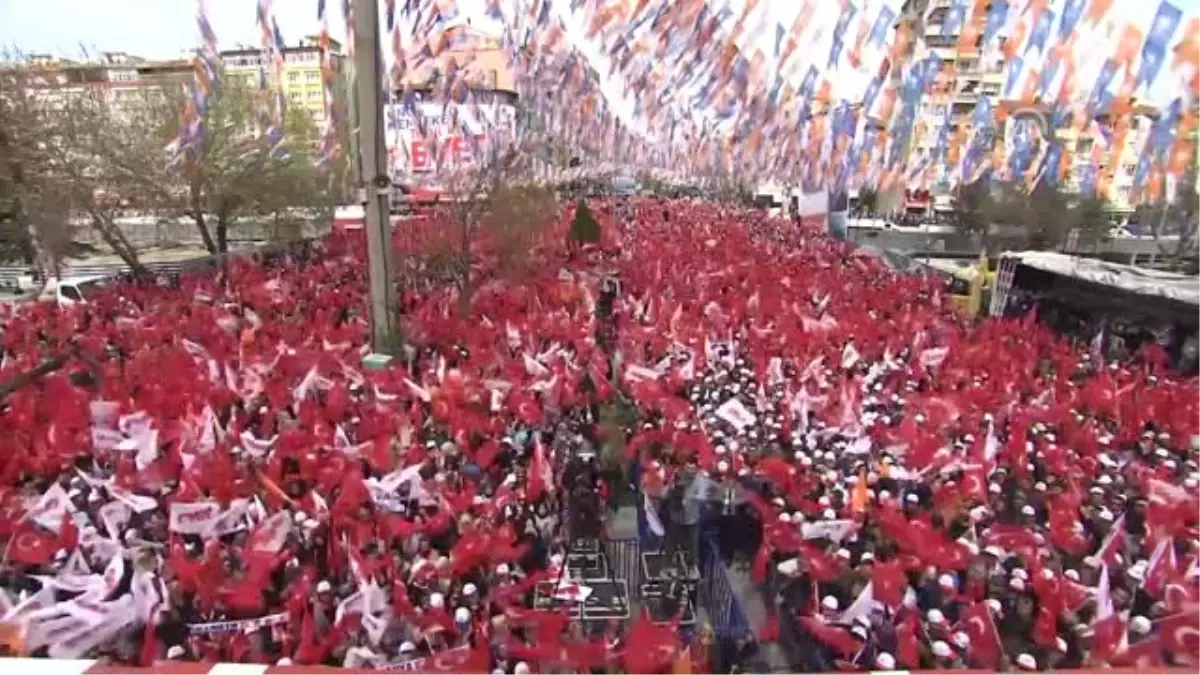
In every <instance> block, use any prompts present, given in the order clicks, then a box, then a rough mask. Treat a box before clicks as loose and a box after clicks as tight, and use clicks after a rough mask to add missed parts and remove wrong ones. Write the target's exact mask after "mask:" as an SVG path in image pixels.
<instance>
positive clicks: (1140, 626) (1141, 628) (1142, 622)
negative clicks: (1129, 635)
mask: <svg viewBox="0 0 1200 675" xmlns="http://www.w3.org/2000/svg"><path fill="white" fill-rule="evenodd" d="M1129 630H1130V631H1132V632H1133V634H1134V635H1145V634H1146V633H1149V632H1150V619H1147V618H1146V617H1144V616H1135V617H1133V618H1132V619H1130V620H1129Z"/></svg>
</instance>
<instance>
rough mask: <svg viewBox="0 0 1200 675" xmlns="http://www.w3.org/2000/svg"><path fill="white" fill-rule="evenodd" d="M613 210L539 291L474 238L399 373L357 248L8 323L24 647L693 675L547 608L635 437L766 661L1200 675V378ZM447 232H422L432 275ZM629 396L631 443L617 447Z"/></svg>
mask: <svg viewBox="0 0 1200 675" xmlns="http://www.w3.org/2000/svg"><path fill="white" fill-rule="evenodd" d="M597 206H598V208H596V209H594V212H595V214H596V217H597V218H598V219H599V220H600V221H601V224H602V230H603V241H602V242H600V243H599V244H598V245H596V246H594V247H591V248H590V249H588V250H582V251H581V250H578V249H577V248H575V247H570V246H567V245H566V244H565V227H566V225H565V224H566V221H567V220H568V219H569V215H570V214H569V213H567V211H569V209H566V210H564V211H565V212H564V213H563V214H562V216H561V217H560V218H559V219H558V222H557V224H556V225H555V226H554V227H552V228H550V229H549V230H548V231H547V232H546V233H545V234H544V236H543V237H542V239H541V240H540V241H539V242H538V244H537V245H536V246H535V247H534V249H533V250H532V252H531V253H530V254H529V259H528V260H527V261H525V263H524V267H523V269H521V270H520V271H519V273H513V271H512V270H511V269H503V270H502V269H501V268H499V267H497V266H496V265H495V264H494V263H495V258H494V256H492V255H490V251H489V250H487V242H479V246H480V250H478V251H477V252H476V254H477V255H476V260H477V263H478V264H477V265H476V269H475V270H474V275H475V279H474V283H473V284H472V285H471V288H473V289H474V290H473V292H472V295H471V297H470V301H469V303H466V306H468V307H469V313H467V314H465V315H464V314H462V313H461V310H462V308H463V307H464V303H462V302H460V299H459V298H458V293H459V292H460V291H459V290H458V287H457V286H455V285H453V284H442V283H425V284H413V283H406V284H405V286H404V287H405V290H404V292H403V302H402V304H403V308H404V312H403V315H404V316H403V320H404V328H405V332H406V336H407V338H408V340H409V343H410V344H411V345H412V346H413V349H412V350H411V351H410V352H408V353H407V355H405V356H404V357H402V358H400V359H398V360H397V361H395V362H394V363H393V364H392V365H391V366H390V367H388V368H385V369H381V370H373V369H369V368H365V367H364V366H363V365H362V359H361V357H362V355H363V354H364V353H365V351H366V349H365V348H364V345H365V343H366V341H367V334H368V317H367V309H366V304H365V297H364V296H365V289H366V265H365V262H364V261H365V242H364V241H361V240H360V239H359V238H358V237H360V235H359V234H356V233H342V234H334V235H331V236H330V237H328V238H326V239H325V240H324V241H322V242H320V243H319V244H316V245H313V246H310V247H309V250H308V251H306V253H305V254H304V255H302V256H283V257H280V258H279V259H276V260H273V261H270V262H267V263H264V262H259V261H253V260H247V259H243V260H235V261H231V262H229V263H228V264H227V265H225V266H224V267H223V269H222V270H221V271H220V272H219V273H218V274H216V275H197V276H186V277H184V278H182V279H180V280H179V283H178V284H177V286H178V287H141V286H137V285H134V284H119V285H116V286H114V287H113V288H112V289H110V290H108V291H106V292H104V293H101V294H99V295H98V296H97V297H96V298H95V299H94V300H92V301H90V302H88V303H86V304H81V305H78V306H74V307H70V308H57V307H53V306H49V305H42V304H31V305H26V306H22V307H20V308H19V309H16V310H13V311H12V312H11V313H10V314H8V315H7V316H5V317H3V332H2V334H0V345H2V346H3V350H4V353H3V363H2V364H0V382H4V383H7V382H11V381H13V379H14V378H19V379H21V386H16V387H8V388H6V389H12V390H11V391H7V390H5V393H4V394H0V395H2V396H4V398H3V409H2V410H0V428H3V429H4V430H5V431H4V433H3V434H0V508H2V509H3V511H2V513H3V516H0V539H2V540H3V541H4V544H5V549H4V554H3V555H4V557H3V563H2V564H0V591H2V592H0V643H2V644H3V645H4V646H5V647H4V648H5V649H7V650H8V651H9V652H10V653H21V654H29V655H37V656H43V655H45V656H51V657H56V658H101V659H105V660H112V661H116V662H120V663H142V664H149V663H153V662H155V661H160V660H170V659H179V660H206V661H234V662H257V663H277V664H288V663H296V664H330V665H344V666H349V667H355V668H390V669H405V670H411V671H422V670H425V671H439V672H451V671H452V672H491V671H497V672H507V673H527V672H595V671H607V672H614V671H624V672H668V671H670V670H671V669H672V668H678V667H679V666H678V664H679V663H680V662H681V661H682V660H684V659H685V658H686V659H687V660H688V661H689V662H690V663H691V666H690V667H691V668H693V669H695V670H697V671H701V672H702V671H703V670H704V669H705V667H706V666H705V665H704V661H705V660H706V658H705V655H704V654H703V653H701V652H700V651H697V650H693V649H691V648H689V646H688V645H686V644H684V643H683V641H682V640H681V638H680V633H679V631H678V630H675V629H674V628H673V626H672V625H670V624H669V623H667V624H666V625H663V624H662V623H661V622H660V623H654V622H651V621H649V620H647V619H645V618H644V617H636V616H635V617H633V618H632V619H631V620H630V621H628V622H623V623H614V624H612V625H606V626H603V627H602V629H601V630H599V631H597V630H583V629H582V627H581V626H578V625H577V624H576V623H574V622H572V621H570V620H569V618H568V616H567V615H566V614H564V613H562V612H561V611H558V610H553V609H545V608H542V607H541V606H540V605H538V604H537V603H535V599H536V598H538V597H539V595H540V594H546V593H548V594H550V595H552V596H555V597H557V598H559V599H560V600H561V599H567V600H569V599H571V598H572V597H573V595H574V594H576V593H578V592H579V589H578V586H577V584H575V583H574V582H573V581H572V580H571V579H570V578H569V576H570V575H569V574H565V573H564V571H563V567H564V564H565V556H566V554H567V553H568V548H569V542H570V540H571V538H572V536H577V535H583V536H595V535H598V534H601V532H600V530H601V528H600V527H599V520H598V519H599V517H600V516H601V515H602V514H601V513H600V512H602V511H603V510H604V509H603V508H602V505H603V502H604V501H605V499H604V498H605V496H606V495H607V494H609V492H610V491H611V490H612V489H613V486H611V485H608V484H606V483H605V482H604V481H602V480H599V478H598V475H599V471H598V468H597V467H596V466H595V462H596V460H595V459H594V458H595V457H596V456H597V455H598V454H601V455H602V454H604V453H605V450H602V449H608V448H613V447H618V446H620V445H621V444H622V443H623V446H624V447H623V448H622V449H621V451H620V452H621V457H622V461H623V462H624V463H626V464H628V465H633V464H636V465H637V466H639V467H640V470H639V471H638V475H639V476H640V485H638V488H639V490H640V491H641V493H642V496H641V497H640V499H641V500H643V501H642V506H643V508H644V509H645V511H646V512H647V514H651V515H653V518H654V519H655V520H656V521H657V522H658V523H659V524H660V526H662V527H663V529H662V532H663V533H664V534H666V533H667V530H670V536H669V539H670V540H671V546H672V547H675V548H680V549H691V550H693V551H694V550H695V548H696V547H697V546H698V537H699V536H700V529H701V528H702V527H703V526H705V525H708V524H713V523H715V524H716V526H717V527H718V528H719V532H720V537H719V538H720V542H721V547H722V552H723V553H724V554H725V555H727V556H729V557H730V558H731V559H735V560H741V561H743V562H744V563H745V564H747V565H749V566H750V567H751V569H752V573H753V576H754V578H755V580H756V581H758V582H759V583H760V584H761V588H762V589H763V592H764V596H765V598H766V600H767V603H768V605H769V607H771V608H772V609H773V614H772V617H771V619H770V620H769V621H768V622H767V623H766V624H765V625H762V626H756V632H757V640H758V642H759V643H770V642H776V641H778V642H779V643H780V644H781V645H782V646H784V647H785V651H787V653H788V654H789V656H790V657H792V659H793V664H794V667H798V668H803V669H807V670H835V669H862V670H879V669H884V670H886V669H890V668H899V667H906V668H918V667H930V668H932V667H936V668H955V667H959V668H961V667H968V666H970V667H979V668H989V669H1001V668H1003V669H1010V668H1011V669H1045V668H1048V667H1058V668H1065V667H1071V666H1072V665H1077V666H1089V667H1092V666H1098V665H1100V664H1102V663H1110V664H1121V663H1127V664H1137V665H1139V666H1140V667H1151V666H1159V665H1164V664H1166V665H1192V664H1194V662H1195V659H1196V652H1197V651H1198V646H1197V642H1196V640H1197V635H1198V632H1197V631H1196V630H1195V629H1196V625H1197V621H1198V619H1197V608H1198V607H1200V604H1198V603H1200V574H1198V573H1197V566H1196V561H1197V541H1198V535H1197V530H1196V526H1197V518H1196V511H1197V504H1196V502H1197V479H1198V478H1200V473H1198V472H1197V469H1198V466H1197V449H1196V447H1195V439H1196V438H1197V433H1198V432H1200V429H1198V428H1197V427H1198V416H1200V403H1198V400H1197V386H1196V383H1195V381H1183V380H1180V379H1178V378H1176V377H1175V376H1173V375H1172V374H1171V373H1170V372H1168V371H1167V370H1166V369H1165V368H1163V367H1162V365H1161V358H1160V357H1161V355H1159V354H1156V353H1155V352H1154V351H1153V350H1152V349H1151V350H1147V351H1144V352H1143V353H1141V354H1139V355H1138V358H1137V359H1136V360H1133V361H1130V362H1127V363H1123V364H1107V363H1097V362H1094V361H1092V360H1091V359H1090V357H1089V355H1088V353H1087V349H1086V345H1085V346H1083V347H1079V346H1075V345H1072V344H1069V343H1067V342H1064V341H1062V340H1061V339H1059V338H1057V337H1055V336H1054V335H1053V334H1051V333H1049V332H1048V331H1046V330H1044V329H1042V328H1040V327H1039V326H1038V324H1037V322H1036V320H1035V319H1034V317H1033V316H1032V315H1030V316H1027V317H1025V318H1022V319H1018V320H988V321H986V322H983V323H975V322H974V321H973V320H970V319H967V318H964V317H960V316H958V315H956V314H955V313H954V312H953V310H951V309H950V308H949V306H948V305H949V303H948V302H947V301H946V298H945V297H944V295H943V292H942V289H941V288H940V287H939V285H938V282H936V281H935V280H933V279H930V278H924V277H912V276H900V275H897V274H895V273H892V272H890V271H889V270H888V269H887V268H886V267H885V266H884V265H883V264H882V263H881V262H880V261H879V260H878V259H876V258H872V257H870V256H865V255H860V254H858V253H856V252H855V250H854V249H853V247H851V246H849V245H847V244H845V243H842V242H838V241H834V240H832V239H830V238H828V237H826V236H825V235H824V234H823V233H821V232H819V231H816V230H811V229H807V227H806V226H801V227H797V226H796V225H794V224H792V223H790V222H788V221H786V220H782V219H774V218H769V217H767V216H766V215H765V214H763V213H760V212H757V211H753V210H743V209H741V208H736V207H730V206H721V205H712V204H706V203H702V202H678V201H665V200H633V201H630V202H628V203H626V204H624V205H623V206H621V207H616V206H614V205H611V204H598V205H597ZM439 227H441V228H444V227H446V223H445V222H444V221H443V220H442V219H441V218H440V217H439V216H434V217H431V218H427V219H421V220H418V221H410V224H409V225H406V226H405V227H404V228H400V229H398V231H397V235H396V236H397V241H396V243H395V245H396V246H397V248H398V250H399V251H400V252H401V253H402V254H404V255H406V256H409V257H410V258H411V259H413V260H419V256H420V253H421V251H420V248H421V245H420V244H419V242H420V241H421V237H420V235H421V234H422V231H423V228H433V229H437V228H439ZM414 241H415V242H418V243H417V244H415V245H414ZM417 266H418V267H419V265H417ZM411 268H412V265H409V266H407V267H406V269H411ZM501 272H503V274H502V273H501ZM616 280H619V281H616ZM55 358H59V359H60V360H61V361H62V362H64V364H65V365H63V366H62V367H61V368H59V369H57V370H52V372H49V373H48V374H44V375H43V376H41V377H40V378H35V377H23V376H22V375H23V374H28V373H29V372H30V371H31V370H33V369H34V368H36V367H37V366H38V364H40V363H43V362H44V361H46V360H50V359H55ZM617 400H621V401H622V402H623V405H630V406H632V409H633V410H634V411H635V417H636V421H634V422H632V423H627V424H625V425H624V426H623V427H619V428H616V429H614V428H612V427H611V426H606V425H602V424H600V421H601V418H602V417H604V416H605V413H604V411H605V410H606V407H607V406H609V405H610V404H611V403H613V402H614V401H617ZM589 494H590V495H595V496H598V497H599V499H593V500H591V501H589V502H588V505H587V507H586V508H572V502H579V501H582V500H583V499H584V497H586V496H588V495H589ZM679 526H682V529H680V528H679ZM593 628H594V627H593Z"/></svg>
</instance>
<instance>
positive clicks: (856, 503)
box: [850, 469, 871, 513]
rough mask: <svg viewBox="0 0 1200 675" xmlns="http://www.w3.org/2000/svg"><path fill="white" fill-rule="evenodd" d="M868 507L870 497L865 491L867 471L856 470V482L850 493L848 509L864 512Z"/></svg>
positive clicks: (869, 505)
mask: <svg viewBox="0 0 1200 675" xmlns="http://www.w3.org/2000/svg"><path fill="white" fill-rule="evenodd" d="M870 507H871V497H870V494H869V493H868V492H867V471H866V469H862V470H860V471H859V472H858V482H857V483H855V484H854V490H853V491H852V492H851V493H850V511H851V512H853V513H866V511H867V509H868V508H870Z"/></svg>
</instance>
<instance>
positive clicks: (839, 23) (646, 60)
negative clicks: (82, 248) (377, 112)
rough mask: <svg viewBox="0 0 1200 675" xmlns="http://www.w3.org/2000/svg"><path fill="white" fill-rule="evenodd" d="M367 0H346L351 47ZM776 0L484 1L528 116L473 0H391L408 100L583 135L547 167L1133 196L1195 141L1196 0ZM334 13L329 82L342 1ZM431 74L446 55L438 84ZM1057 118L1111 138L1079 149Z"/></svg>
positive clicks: (1159, 190) (270, 59)
mask: <svg viewBox="0 0 1200 675" xmlns="http://www.w3.org/2000/svg"><path fill="white" fill-rule="evenodd" d="M349 5H350V3H349V1H348V0H343V3H342V11H343V14H344V16H345V19H346V27H347V50H348V52H349V53H350V54H352V52H353V42H354V41H353V39H352V36H353V27H354V18H353V15H352V13H351V10H350V6H349ZM777 5H778V3H767V2H763V0H720V1H716V0H711V1H708V0H684V1H668V0H597V1H596V2H583V1H582V0H557V1H555V0H516V1H515V2H511V3H501V2H498V1H496V0H488V2H486V3H485V4H484V7H485V11H486V18H487V19H488V20H490V21H492V22H494V23H495V24H498V25H499V26H501V34H500V36H499V40H498V42H499V44H500V46H501V48H502V49H503V50H504V52H505V54H506V55H507V58H508V61H509V65H510V68H511V71H512V76H513V82H514V86H515V88H516V90H517V93H518V96H519V106H518V107H519V110H520V114H519V115H517V123H516V124H512V121H513V120H505V119H503V116H498V115H495V114H485V112H484V111H483V110H481V108H482V107H486V105H487V104H486V103H481V102H480V101H479V100H478V99H479V97H478V96H477V92H478V90H479V89H480V88H481V87H480V86H479V82H478V81H477V80H473V79H472V78H474V77H477V73H474V72H473V68H472V60H473V56H472V55H471V52H470V50H464V49H460V47H462V46H463V45H464V43H465V42H467V41H468V40H469V39H471V36H470V35H469V33H468V30H467V26H466V22H465V20H464V19H463V17H462V13H461V12H460V8H459V7H458V5H457V3H456V2H455V0H385V2H384V11H385V22H384V23H385V30H386V35H387V36H388V42H389V45H390V46H389V49H388V50H387V51H388V53H389V55H390V59H391V62H392V63H391V67H390V69H389V79H390V86H389V91H390V92H392V93H393V94H395V96H396V97H397V98H396V101H395V102H397V103H399V104H400V105H401V106H403V107H406V108H415V106H416V104H417V102H419V101H424V102H437V103H441V104H443V113H442V114H443V117H444V119H443V120H442V122H443V124H444V126H445V128H446V129H448V131H449V132H450V133H451V134H455V135H457V136H458V137H460V138H462V139H463V141H464V144H465V145H467V146H468V148H467V154H468V155H469V156H471V157H474V158H477V159H478V158H483V157H487V156H489V155H490V156H491V157H493V158H494V157H498V156H504V152H505V151H511V150H519V151H522V152H533V153H534V154H535V155H537V154H538V153H542V154H545V153H548V148H549V147H551V146H558V147H566V148H569V149H570V151H571V153H572V154H573V156H575V157H577V158H578V160H579V161H577V162H573V163H572V164H574V165H576V166H573V167H571V168H568V167H562V166H557V167H550V168H549V169H548V171H549V176H550V177H552V178H563V177H569V175H571V174H577V173H581V172H587V171H596V170H614V169H624V170H631V171H636V170H650V171H654V172H659V173H666V174H670V175H672V176H674V177H676V178H679V179H683V180H689V181H693V182H698V183H707V182H710V181H713V180H717V179H721V178H724V177H730V176H733V177H736V178H738V179H739V180H741V181H745V182H755V181H764V180H773V181H777V182H780V183H783V184H789V185H795V186H804V187H805V188H806V189H808V190H816V189H829V190H831V191H842V190H846V189H854V188H873V189H888V188H893V187H907V188H912V189H924V190H928V189H943V190H945V189H952V188H954V187H955V186H957V185H960V184H963V183H971V182H975V181H977V180H981V179H988V180H991V181H1011V182H1017V183H1019V184H1023V185H1025V186H1026V187H1032V186H1033V185H1034V184H1036V183H1037V182H1038V181H1043V180H1044V181H1049V182H1058V181H1063V180H1068V179H1072V180H1074V182H1075V183H1076V184H1077V187H1078V188H1079V189H1080V190H1081V191H1082V192H1084V193H1102V194H1103V193H1106V192H1107V190H1108V189H1109V187H1110V186H1111V185H1112V183H1113V180H1114V175H1115V172H1116V171H1117V170H1118V169H1119V168H1120V167H1122V166H1124V165H1127V164H1130V163H1132V164H1135V165H1136V168H1135V170H1134V173H1135V177H1134V184H1135V185H1137V186H1139V189H1138V191H1137V194H1136V197H1137V198H1138V199H1140V200H1143V201H1153V200H1156V199H1159V198H1161V197H1163V196H1164V195H1163V185H1164V184H1165V182H1166V180H1165V179H1168V178H1176V179H1177V178H1179V177H1181V176H1182V175H1183V174H1184V173H1185V172H1186V170H1187V168H1188V166H1189V165H1190V163H1191V161H1192V156H1193V153H1194V148H1193V147H1192V146H1193V143H1191V142H1190V140H1189V139H1190V136H1191V135H1192V133H1193V132H1194V131H1195V129H1196V128H1197V122H1198V118H1197V111H1196V97H1197V93H1196V90H1197V87H1198V86H1200V38H1198V37H1197V33H1198V30H1200V18H1198V16H1197V12H1196V10H1195V8H1187V9H1186V10H1185V8H1183V7H1182V5H1181V0H1159V2H1158V4H1157V6H1156V8H1155V11H1154V13H1153V14H1152V15H1151V14H1150V13H1149V12H1141V11H1131V10H1130V7H1129V5H1130V3H1117V2H1114V0H951V1H950V2H949V3H948V4H946V3H941V4H940V5H939V4H938V3H927V5H928V6H927V7H926V8H925V9H924V10H923V11H922V12H921V14H920V16H915V15H913V13H912V10H911V9H909V8H906V7H905V3H904V1H903V0H841V1H840V2H837V3H830V2H818V1H817V0H801V1H800V2H797V3H796V6H795V7H794V8H792V9H790V10H789V9H780V8H779V7H778V6H777ZM790 12H794V14H790V19H789V13H790ZM317 16H318V21H319V22H320V25H321V36H322V37H321V45H322V47H321V49H322V57H321V58H322V77H323V81H324V84H325V87H326V93H327V94H331V93H332V91H333V88H334V87H335V86H336V81H335V77H336V74H335V72H334V70H333V68H332V67H331V64H330V61H329V59H330V56H329V32H328V19H327V16H326V2H325V0H318V7H317ZM1147 18H1149V20H1148V21H1147ZM197 20H198V23H199V25H200V32H201V36H202V38H203V40H204V47H203V48H202V50H201V51H200V55H199V56H198V59H197V63H198V66H197V78H196V81H195V82H194V83H193V85H192V87H191V92H190V93H191V96H190V98H189V105H188V106H187V109H185V112H184V120H183V122H184V124H182V125H181V128H182V129H183V131H182V132H181V136H180V138H178V139H176V141H175V142H174V143H173V144H172V146H173V149H174V150H175V152H176V153H177V154H178V153H180V152H181V151H182V150H185V149H186V148H187V147H188V146H189V145H191V144H192V143H194V142H195V140H196V139H197V138H198V137H199V135H200V134H201V118H202V117H203V106H204V103H205V101H206V97H207V95H208V94H209V93H210V92H211V88H212V86H213V84H214V81H215V77H214V74H215V72H216V67H215V53H216V52H215V36H214V35H213V34H212V30H211V27H210V26H209V25H208V22H207V19H206V17H205V14H204V6H203V3H202V2H201V3H200V4H199V11H198V15H197ZM257 22H258V28H259V31H260V33H261V36H262V48H263V54H264V61H265V63H267V64H269V65H270V73H268V72H267V69H266V68H264V69H263V71H262V77H261V81H260V89H261V90H262V93H263V99H262V101H263V103H262V105H263V110H262V114H263V117H264V120H265V122H266V124H267V127H266V128H267V129H268V132H267V138H268V146H269V148H270V149H271V151H273V152H274V151H275V150H276V149H277V148H278V147H279V146H280V144H281V142H282V127H283V110H284V97H283V95H282V90H281V82H280V80H281V70H282V59H283V38H282V35H281V34H280V31H279V27H278V25H277V23H276V22H275V20H274V18H273V16H272V14H271V0H259V3H258V8H257ZM939 22H940V23H939ZM927 26H928V28H927ZM937 26H940V28H939V27H937ZM918 33H923V35H921V34H918ZM581 45H586V46H587V47H588V50H587V51H590V53H589V54H585V50H584V49H581ZM1107 46H1111V47H1107ZM349 60H350V61H352V58H351V59H349ZM968 64H972V66H971V67H974V66H978V67H980V68H982V69H983V71H984V72H987V73H991V74H993V75H995V76H996V78H997V79H998V81H999V87H998V89H996V90H992V91H984V92H979V93H978V95H977V96H975V97H974V100H975V102H974V104H973V107H972V108H970V109H964V103H963V102H962V100H961V97H958V94H959V93H960V92H959V91H957V90H956V89H957V87H956V84H957V82H958V75H959V71H960V70H963V71H965V70H967V68H968V67H969V66H968ZM415 73H429V74H430V77H429V78H427V79H426V82H427V83H428V84H426V85H423V86H422V87H421V90H420V91H416V90H414V88H413V86H412V84H411V80H412V77H411V76H412V75H413V74H415ZM352 77H353V72H352V71H351V78H352ZM614 92H615V94H614ZM326 98H327V99H328V101H329V102H328V103H327V106H330V107H328V108H327V110H326V114H327V116H328V117H329V119H331V120H332V119H337V115H338V114H339V111H337V110H336V104H335V103H334V100H335V99H336V97H334V96H332V95H329V96H327V97H326ZM614 98H616V99H618V100H610V99H614ZM965 105H971V104H969V103H968V104H965ZM415 117H416V119H417V120H418V124H417V125H416V126H417V128H416V129H415V130H414V132H413V136H414V141H415V142H416V143H417V144H419V145H421V146H423V147H422V150H423V152H424V153H425V154H427V155H428V156H429V157H431V158H432V159H433V162H434V164H435V165H436V166H438V167H439V168H441V167H443V166H447V165H448V161H447V159H448V156H449V154H450V153H448V152H447V149H446V148H445V147H444V146H445V143H444V142H443V139H442V138H439V137H438V136H437V135H436V134H432V133H428V131H427V130H426V129H423V128H422V125H421V124H420V120H421V119H422V116H420V115H417V116H415ZM468 120H472V121H474V122H482V123H483V124H484V126H485V127H486V129H484V130H482V133H481V130H480V129H479V128H471V127H472V126H477V125H474V124H468ZM500 121H504V122H505V124H504V125H501V124H500ZM328 128H329V129H330V131H329V132H327V134H326V135H325V136H324V137H323V138H322V139H321V140H320V143H319V146H318V153H317V156H318V160H317V161H318V162H319V163H323V162H327V161H328V159H329V158H330V157H332V156H333V154H334V153H335V152H336V150H337V147H336V146H337V139H336V137H335V135H334V132H333V129H335V128H336V127H335V125H333V124H330V125H328ZM1060 134H1061V135H1064V136H1065V137H1067V138H1076V137H1080V136H1084V135H1086V136H1087V137H1089V138H1093V139H1096V141H1095V143H1094V144H1093V145H1092V147H1091V148H1090V149H1088V150H1081V151H1079V152H1080V153H1088V154H1086V155H1084V154H1078V153H1077V152H1076V148H1075V147H1074V144H1073V143H1063V142H1059V141H1058V137H1059V135H1060ZM1089 167H1090V168H1089Z"/></svg>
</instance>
